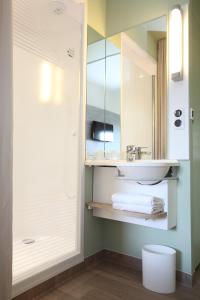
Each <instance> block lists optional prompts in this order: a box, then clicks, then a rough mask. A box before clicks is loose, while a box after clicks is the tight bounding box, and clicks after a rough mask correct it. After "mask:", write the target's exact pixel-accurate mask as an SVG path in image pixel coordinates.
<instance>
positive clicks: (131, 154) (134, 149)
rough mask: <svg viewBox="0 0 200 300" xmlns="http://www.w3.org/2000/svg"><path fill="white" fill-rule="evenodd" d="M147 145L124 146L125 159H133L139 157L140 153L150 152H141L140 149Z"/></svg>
mask: <svg viewBox="0 0 200 300" xmlns="http://www.w3.org/2000/svg"><path fill="white" fill-rule="evenodd" d="M146 148H148V147H138V146H134V145H128V146H127V147H126V159H127V161H134V160H138V159H141V156H142V154H151V152H143V151H142V149H146Z"/></svg>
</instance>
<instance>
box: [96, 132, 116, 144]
mask: <svg viewBox="0 0 200 300" xmlns="http://www.w3.org/2000/svg"><path fill="white" fill-rule="evenodd" d="M99 139H100V140H101V141H106V142H113V133H112V132H109V131H105V132H104V131H101V132H100V133H99Z"/></svg>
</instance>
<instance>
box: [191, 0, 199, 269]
mask: <svg viewBox="0 0 200 300" xmlns="http://www.w3.org/2000/svg"><path fill="white" fill-rule="evenodd" d="M189 20H190V39H189V41H190V73H189V77H190V80H189V88H190V105H191V107H192V108H193V109H194V110H195V121H194V122H193V123H191V126H190V136H191V138H190V142H191V143H190V146H191V199H192V265H193V270H195V268H196V267H197V266H198V264H199V262H200V84H199V83H200V79H199V78H200V35H199V28H200V1H199V0H192V1H191V5H190V11H189Z"/></svg>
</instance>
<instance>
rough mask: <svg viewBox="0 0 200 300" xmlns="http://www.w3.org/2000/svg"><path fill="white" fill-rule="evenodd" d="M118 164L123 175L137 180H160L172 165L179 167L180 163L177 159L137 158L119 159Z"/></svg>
mask: <svg viewBox="0 0 200 300" xmlns="http://www.w3.org/2000/svg"><path fill="white" fill-rule="evenodd" d="M116 166H117V168H118V170H119V172H120V176H121V177H125V178H129V179H132V180H137V181H159V180H162V179H163V178H164V177H165V176H166V175H167V173H168V171H169V169H170V168H171V167H178V166H179V163H178V161H176V160H136V161H134V162H127V161H119V162H117V163H116Z"/></svg>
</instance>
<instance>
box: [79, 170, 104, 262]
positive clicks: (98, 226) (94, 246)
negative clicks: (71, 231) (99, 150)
mask: <svg viewBox="0 0 200 300" xmlns="http://www.w3.org/2000/svg"><path fill="white" fill-rule="evenodd" d="M91 201H92V168H85V203H87V202H91ZM84 223H85V225H84V256H85V257H87V256H90V255H92V254H95V253H96V252H98V251H101V250H102V249H103V220H102V219H98V218H95V217H93V216H92V212H91V211H88V209H87V208H86V207H85V216H84Z"/></svg>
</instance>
